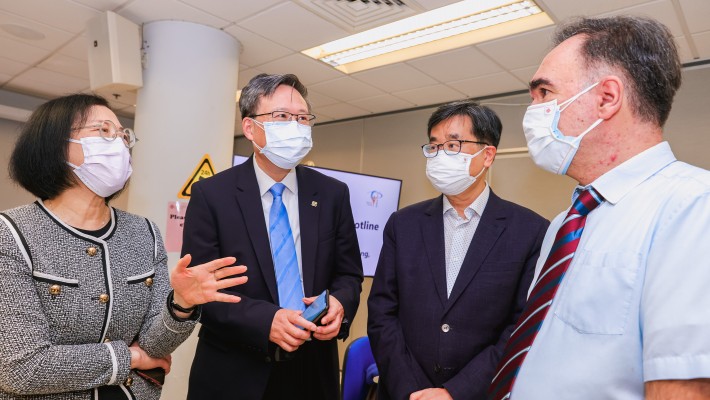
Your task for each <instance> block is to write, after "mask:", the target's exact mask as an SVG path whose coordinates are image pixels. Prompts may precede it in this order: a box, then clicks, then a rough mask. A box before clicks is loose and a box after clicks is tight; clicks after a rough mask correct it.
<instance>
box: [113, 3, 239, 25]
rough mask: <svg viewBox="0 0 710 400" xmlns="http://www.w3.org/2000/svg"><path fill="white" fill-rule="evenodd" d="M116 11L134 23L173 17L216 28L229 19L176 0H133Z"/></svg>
mask: <svg viewBox="0 0 710 400" xmlns="http://www.w3.org/2000/svg"><path fill="white" fill-rule="evenodd" d="M118 13H119V14H120V15H121V16H123V17H125V18H128V19H129V20H131V21H133V22H135V23H136V24H143V23H146V22H152V21H161V20H170V19H174V20H180V21H190V22H195V23H198V24H203V25H208V26H214V27H216V28H223V27H225V26H227V25H229V21H226V20H224V19H222V18H217V17H215V16H214V15H210V14H207V13H205V12H203V11H200V10H198V9H196V8H195V7H192V6H189V5H187V4H184V3H181V2H179V1H177V0H150V1H134V2H132V3H130V4H129V5H127V6H126V7H125V8H122V9H121V10H120V11H119V12H118Z"/></svg>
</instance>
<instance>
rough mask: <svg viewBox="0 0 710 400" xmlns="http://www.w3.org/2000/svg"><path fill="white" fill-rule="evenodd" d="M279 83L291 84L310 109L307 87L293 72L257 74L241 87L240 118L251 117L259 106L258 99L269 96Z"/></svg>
mask: <svg viewBox="0 0 710 400" xmlns="http://www.w3.org/2000/svg"><path fill="white" fill-rule="evenodd" d="M281 85H286V86H291V87H292V88H294V89H296V91H298V93H300V94H301V96H302V97H303V99H304V100H306V105H308V110H309V111H310V109H311V103H309V102H308V89H306V87H305V86H304V85H303V83H301V81H300V80H298V77H297V76H296V75H294V74H285V75H268V74H259V75H257V76H255V77H253V78H251V80H250V81H249V83H247V85H246V86H244V88H243V89H242V94H241V95H240V97H239V112H240V113H241V114H242V119H244V118H247V117H253V116H254V115H255V114H256V109H257V107H259V101H261V98H262V97H264V96H267V97H268V96H271V95H272V94H274V92H275V91H276V88H278V87H279V86H281Z"/></svg>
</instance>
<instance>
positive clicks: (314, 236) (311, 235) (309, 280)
mask: <svg viewBox="0 0 710 400" xmlns="http://www.w3.org/2000/svg"><path fill="white" fill-rule="evenodd" d="M305 168H306V167H296V179H298V219H299V221H300V225H301V226H300V230H301V265H302V269H303V293H304V294H305V295H306V296H307V297H309V296H315V295H317V294H318V293H313V282H314V278H315V274H316V271H315V268H316V251H317V247H318V216H319V215H320V212H319V211H320V209H321V208H322V205H321V204H319V200H318V199H319V196H318V189H317V188H316V187H315V185H313V182H312V181H310V180H309V179H308V178H307V176H304V175H307V174H308V172H310V171H306V170H305Z"/></svg>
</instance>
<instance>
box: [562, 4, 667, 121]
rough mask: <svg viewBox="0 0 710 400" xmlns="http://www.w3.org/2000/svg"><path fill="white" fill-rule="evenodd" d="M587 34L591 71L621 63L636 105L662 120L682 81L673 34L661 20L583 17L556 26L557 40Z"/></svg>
mask: <svg viewBox="0 0 710 400" xmlns="http://www.w3.org/2000/svg"><path fill="white" fill-rule="evenodd" d="M576 35H583V36H584V39H585V42H584V44H583V45H582V50H581V52H582V56H583V57H584V60H585V62H586V68H587V71H592V70H593V69H594V68H603V67H604V66H608V67H612V68H618V69H620V70H621V71H622V72H623V74H624V75H625V76H623V77H622V79H624V80H625V83H626V84H627V87H628V88H629V91H628V93H629V96H628V98H629V102H630V104H631V109H632V111H633V112H634V113H635V114H636V115H637V116H638V117H639V118H641V119H642V120H644V121H647V122H654V123H656V124H658V125H659V126H663V125H664V124H665V122H666V120H667V119H668V114H669V113H670V111H671V106H672V105H673V97H674V96H675V93H676V91H677V90H678V88H679V87H680V84H681V64H680V59H679V57H678V49H677V48H676V44H675V42H674V41H673V35H672V34H671V32H670V31H669V30H668V28H667V27H666V26H665V25H663V24H661V23H660V22H658V21H656V20H653V19H650V18H644V17H634V16H615V17H607V18H579V19H576V20H573V21H571V22H569V23H567V24H565V25H564V26H561V27H559V28H558V29H557V31H556V32H555V36H554V39H553V41H554V45H555V46H557V45H559V44H560V43H562V42H563V41H565V40H567V39H569V38H571V37H572V36H576Z"/></svg>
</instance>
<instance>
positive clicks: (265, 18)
mask: <svg viewBox="0 0 710 400" xmlns="http://www.w3.org/2000/svg"><path fill="white" fill-rule="evenodd" d="M239 26H241V27H243V28H246V29H249V30H250V31H252V32H260V33H261V34H262V35H263V36H264V37H266V38H267V39H270V40H272V41H274V42H276V43H279V44H281V45H283V46H286V47H288V48H290V49H292V50H295V51H302V50H305V49H309V48H311V47H313V46H317V45H319V44H323V43H326V42H330V41H331V40H335V39H340V38H342V37H345V36H347V35H348V33H347V32H345V31H344V30H342V29H340V28H339V27H337V26H335V25H333V24H331V23H330V22H327V21H326V20H324V19H323V18H320V17H318V16H317V15H315V14H313V13H312V12H310V11H307V10H305V9H303V8H301V7H299V6H297V5H295V4H294V3H292V2H286V3H283V4H281V5H279V6H276V7H273V8H270V9H268V10H266V11H264V12H261V13H259V14H257V15H254V16H253V17H250V18H247V19H245V20H243V21H241V22H240V23H239ZM265 27H268V29H264V28H265Z"/></svg>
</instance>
